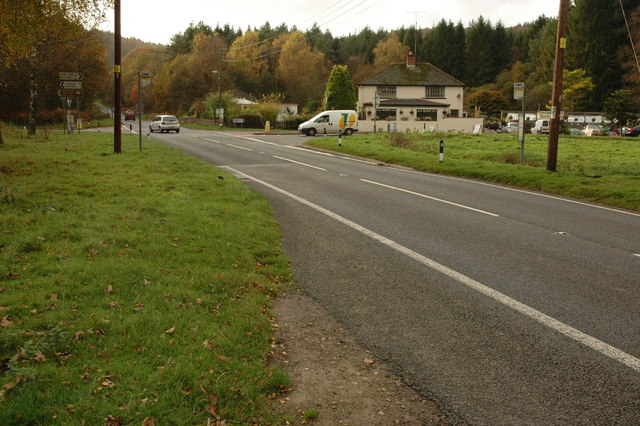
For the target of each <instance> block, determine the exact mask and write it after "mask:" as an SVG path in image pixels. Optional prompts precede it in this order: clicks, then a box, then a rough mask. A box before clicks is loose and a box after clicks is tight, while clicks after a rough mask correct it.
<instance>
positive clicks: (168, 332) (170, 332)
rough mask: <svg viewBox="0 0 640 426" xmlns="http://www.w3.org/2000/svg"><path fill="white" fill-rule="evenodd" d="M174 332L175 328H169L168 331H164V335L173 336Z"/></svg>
mask: <svg viewBox="0 0 640 426" xmlns="http://www.w3.org/2000/svg"><path fill="white" fill-rule="evenodd" d="M174 331H176V328H175V327H171V328H170V329H168V330H167V331H165V332H164V334H173V332H174Z"/></svg>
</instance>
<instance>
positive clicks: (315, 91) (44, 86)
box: [0, 0, 640, 122]
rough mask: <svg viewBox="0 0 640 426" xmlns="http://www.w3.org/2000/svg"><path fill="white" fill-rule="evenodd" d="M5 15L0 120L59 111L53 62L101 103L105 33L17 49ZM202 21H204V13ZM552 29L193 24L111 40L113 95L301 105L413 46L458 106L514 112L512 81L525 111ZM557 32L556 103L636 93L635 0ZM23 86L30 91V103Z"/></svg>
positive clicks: (539, 89) (81, 32)
mask: <svg viewBox="0 0 640 426" xmlns="http://www.w3.org/2000/svg"><path fill="white" fill-rule="evenodd" d="M9 3H10V2H9ZM44 3H47V2H44ZM14 9H15V8H14ZM623 11H624V13H623ZM10 13H11V10H9V13H6V14H3V17H2V18H0V63H3V64H4V66H3V67H2V69H1V70H0V84H1V87H2V93H1V94H0V101H1V102H0V119H2V120H12V121H18V122H19V121H24V120H26V119H27V116H28V111H29V109H30V103H33V102H37V105H36V107H37V111H38V113H37V120H38V121H39V122H47V120H53V119H55V116H56V113H55V111H56V110H60V107H61V101H60V98H59V96H58V91H57V89H58V84H59V81H58V72H59V71H61V70H64V71H69V70H72V71H78V72H82V73H83V75H84V76H85V77H84V81H83V87H84V92H83V96H82V98H81V99H80V100H78V101H77V106H79V107H80V109H86V110H90V109H91V108H90V107H91V105H92V104H93V101H94V100H95V99H101V100H102V101H103V102H105V103H106V104H112V103H113V99H112V97H113V79H112V74H111V72H110V68H111V64H112V63H113V34H112V33H109V32H100V31H97V30H91V29H87V28H88V27H87V23H86V22H80V21H72V22H67V21H69V19H70V18H69V17H68V14H67V15H65V16H64V17H60V18H59V22H58V21H56V25H59V26H60V27H61V28H65V29H66V30H68V31H70V35H69V37H68V39H58V40H50V43H49V44H44V43H43V42H42V39H40V40H38V38H37V37H29V40H31V42H32V43H33V44H34V46H23V47H24V49H23V51H22V52H23V54H22V56H20V55H19V54H16V53H15V50H16V48H14V46H12V45H11V42H12V39H9V40H4V38H3V37H2V35H3V32H4V33H5V34H7V31H9V30H11V29H12V30H13V31H14V32H15V31H21V30H22V31H36V32H37V31H38V30H37V29H38V23H37V22H33V23H31V24H29V25H26V24H25V26H24V28H15V26H14V27H13V28H9V30H8V29H7V27H8V26H9V23H8V22H7V21H8V15H9V14H10ZM15 13H19V12H18V11H15ZM31 19H33V20H36V19H37V17H36V18H31ZM206 19H207V20H209V21H215V16H210V17H206ZM85 21H86V19H85ZM47 22H48V25H49V27H50V26H51V25H52V22H54V21H52V20H51V19H50V18H48V21H47ZM627 24H628V25H627ZM70 29H73V30H74V31H71V30H70ZM556 32H557V19H556V18H555V17H547V16H539V17H537V18H536V19H534V20H532V21H531V22H529V23H526V24H523V25H519V26H517V27H509V28H506V27H505V26H503V24H502V23H501V22H500V21H497V22H494V21H492V20H491V18H490V17H483V16H480V17H478V18H477V19H475V20H473V21H471V22H470V23H469V24H468V25H467V26H466V27H465V26H463V24H462V23H461V22H457V23H455V22H451V21H448V22H447V21H444V20H443V21H440V22H439V23H438V24H437V25H435V26H434V27H433V28H415V27H409V28H405V27H403V28H399V29H396V30H392V31H387V30H383V29H378V30H373V29H370V28H365V29H363V30H361V31H360V32H358V33H354V34H349V35H347V36H340V37H334V36H333V35H332V34H331V33H330V32H329V31H322V30H321V28H319V27H318V26H317V25H314V26H312V27H311V28H309V29H307V30H299V29H297V28H296V27H295V26H293V27H288V26H287V25H285V24H281V25H279V26H275V27H274V26H272V25H270V23H269V22H266V23H265V24H264V25H262V26H261V27H259V28H247V29H245V30H241V29H236V28H234V27H230V26H229V25H224V26H222V27H220V26H217V27H215V28H212V27H211V26H209V25H207V24H205V23H204V22H199V23H197V24H191V25H190V26H189V27H188V28H186V29H185V30H184V31H183V32H181V33H177V34H174V35H173V37H172V38H171V42H170V43H169V45H167V46H163V45H157V44H150V43H145V42H142V41H140V40H135V39H124V40H123V58H122V80H123V99H122V102H123V105H125V107H127V106H129V107H131V106H134V105H135V104H136V103H137V102H138V92H139V90H138V87H137V75H138V72H146V73H150V74H151V76H152V84H151V86H150V87H143V88H141V90H140V93H141V94H142V98H143V103H144V105H145V107H144V108H145V111H147V112H170V113H174V114H179V115H181V116H184V115H192V116H210V115H211V114H213V111H214V107H215V103H216V102H217V99H218V98H217V94H218V93H220V94H222V93H224V94H225V97H227V96H232V95H233V96H238V97H247V98H250V99H254V100H258V101H260V100H271V101H273V100H277V101H284V102H290V103H297V104H299V105H300V111H303V112H305V113H312V112H314V111H316V110H317V109H318V108H321V107H322V104H323V98H324V93H325V87H326V84H327V79H328V77H329V73H330V71H331V69H332V66H333V65H346V66H347V68H348V70H349V73H350V75H351V79H352V81H353V83H354V84H356V85H357V84H358V82H359V81H362V80H363V79H365V78H366V77H368V76H370V75H372V74H374V73H376V72H377V71H379V70H381V69H383V68H384V67H386V66H387V65H389V64H390V63H392V62H401V61H404V60H405V58H406V56H407V53H408V52H409V51H410V50H415V53H416V57H417V61H418V62H430V63H432V64H433V65H435V66H437V67H439V68H440V69H442V70H443V71H445V72H446V73H448V74H450V75H451V76H453V77H455V78H457V79H459V80H461V81H462V82H464V83H465V103H466V107H467V110H468V111H473V110H474V109H475V110H478V111H481V113H482V115H484V116H487V117H489V116H492V115H495V114H497V113H499V111H501V110H506V109H514V108H520V104H519V103H515V101H514V100H513V83H514V82H524V83H526V87H527V89H526V93H527V96H526V108H527V110H530V111H536V110H546V109H547V108H548V104H549V102H550V98H551V87H552V86H551V82H552V79H553V61H554V54H555V42H556ZM59 33H62V32H59ZM56 34H58V33H56ZM40 37H42V38H46V36H45V35H42V34H41V35H40ZM567 38H568V46H567V50H566V55H565V74H564V81H565V87H564V92H563V102H564V109H565V111H573V112H579V111H602V110H603V108H604V105H605V103H606V102H607V100H608V99H609V98H610V97H611V96H612V94H615V93H616V92H617V91H620V90H622V89H624V90H626V91H630V92H631V93H632V94H633V95H634V98H637V96H638V94H640V66H639V65H638V63H637V59H636V57H635V52H634V49H633V48H632V43H631V41H630V40H633V42H634V43H635V50H636V51H637V50H640V49H639V48H640V4H639V3H638V1H637V0H623V1H619V0H577V1H575V2H573V4H572V5H571V8H570V14H569V24H568V37H567ZM21 43H23V42H21ZM24 43H27V44H28V43H29V41H25V42H24ZM24 43H23V44H24ZM18 44H20V43H18ZM18 47H20V46H18ZM30 49H31V50H30ZM24 52H30V53H29V54H24ZM213 71H215V72H213ZM34 75H35V78H34ZM34 86H35V87H34ZM34 90H36V91H37V93H38V96H37V100H35V101H34V97H33V96H32V95H33V91H34ZM219 91H220V92H219ZM225 99H226V98H225ZM518 102H519V101H518ZM31 107H33V105H31Z"/></svg>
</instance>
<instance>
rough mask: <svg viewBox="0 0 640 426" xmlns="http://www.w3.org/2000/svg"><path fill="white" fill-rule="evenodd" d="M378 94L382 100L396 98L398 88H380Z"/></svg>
mask: <svg viewBox="0 0 640 426" xmlns="http://www.w3.org/2000/svg"><path fill="white" fill-rule="evenodd" d="M378 93H379V94H380V97H381V98H395V96H396V86H378Z"/></svg>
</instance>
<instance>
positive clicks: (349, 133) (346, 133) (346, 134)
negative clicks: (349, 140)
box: [344, 129, 353, 136]
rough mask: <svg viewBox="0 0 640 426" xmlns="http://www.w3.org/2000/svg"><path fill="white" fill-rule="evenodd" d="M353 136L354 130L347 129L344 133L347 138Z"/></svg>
mask: <svg viewBox="0 0 640 426" xmlns="http://www.w3.org/2000/svg"><path fill="white" fill-rule="evenodd" d="M352 134H353V130H352V129H345V131H344V135H345V136H351V135H352Z"/></svg>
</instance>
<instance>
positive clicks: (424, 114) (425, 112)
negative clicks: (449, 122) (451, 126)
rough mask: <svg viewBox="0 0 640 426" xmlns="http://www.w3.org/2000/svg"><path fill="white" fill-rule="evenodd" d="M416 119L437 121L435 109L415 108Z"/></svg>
mask: <svg viewBox="0 0 640 426" xmlns="http://www.w3.org/2000/svg"><path fill="white" fill-rule="evenodd" d="M416 121H438V110H437V109H417V110H416Z"/></svg>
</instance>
